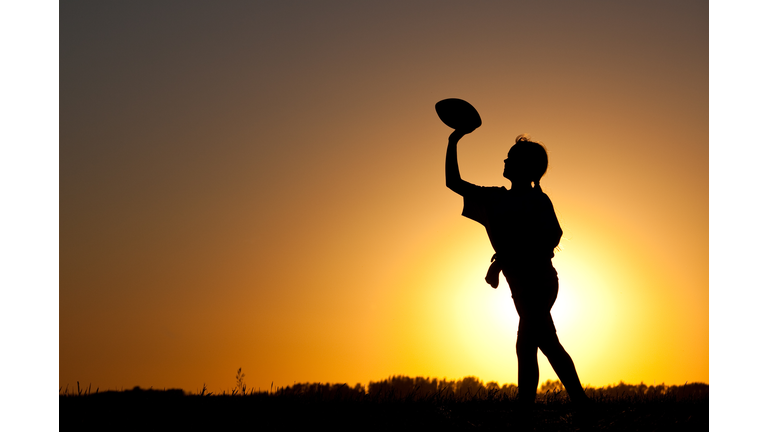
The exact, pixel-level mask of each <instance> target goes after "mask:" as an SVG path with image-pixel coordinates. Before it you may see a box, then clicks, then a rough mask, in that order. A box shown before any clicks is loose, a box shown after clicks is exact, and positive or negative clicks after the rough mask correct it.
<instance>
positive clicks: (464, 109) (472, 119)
mask: <svg viewBox="0 0 768 432" xmlns="http://www.w3.org/2000/svg"><path fill="white" fill-rule="evenodd" d="M435 111H437V116H438V117H440V120H442V122H443V123H445V124H446V125H447V126H448V127H450V128H452V129H456V130H458V131H461V132H464V133H470V132H472V131H473V130H475V129H477V128H479V127H480V125H481V124H483V121H482V120H481V119H480V114H479V113H478V112H477V110H476V109H475V107H473V106H472V104H470V103H469V102H467V101H465V100H463V99H443V100H441V101H440V102H438V103H436V104H435Z"/></svg>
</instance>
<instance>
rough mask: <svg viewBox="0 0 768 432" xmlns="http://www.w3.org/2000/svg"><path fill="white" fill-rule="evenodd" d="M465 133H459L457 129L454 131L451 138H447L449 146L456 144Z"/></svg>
mask: <svg viewBox="0 0 768 432" xmlns="http://www.w3.org/2000/svg"><path fill="white" fill-rule="evenodd" d="M466 134H467V133H466V132H463V131H460V130H458V129H456V130H454V131H453V133H452V134H451V136H449V137H448V142H449V143H451V144H456V143H458V142H459V140H460V139H461V138H462V137H463V136H464V135H466Z"/></svg>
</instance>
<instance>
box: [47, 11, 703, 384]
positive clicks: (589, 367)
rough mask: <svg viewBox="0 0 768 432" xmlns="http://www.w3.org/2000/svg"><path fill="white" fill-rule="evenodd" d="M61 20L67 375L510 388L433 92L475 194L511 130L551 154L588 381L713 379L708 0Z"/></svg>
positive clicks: (497, 314) (494, 308) (503, 321)
mask: <svg viewBox="0 0 768 432" xmlns="http://www.w3.org/2000/svg"><path fill="white" fill-rule="evenodd" d="M60 13H61V17H60V26H61V28H60V286H59V296H60V298H59V381H60V385H62V386H63V385H67V384H69V385H70V386H73V385H74V383H75V382H76V381H80V382H81V384H82V383H92V384H93V386H94V387H96V386H99V387H101V388H102V389H105V388H118V389H119V388H121V387H122V388H129V387H133V386H135V385H139V386H142V387H150V386H153V387H154V388H163V387H166V388H170V387H180V388H184V389H185V390H190V391H193V390H195V389H199V388H201V387H202V385H203V383H205V384H206V385H207V387H208V388H209V389H212V390H214V391H217V390H219V389H227V388H231V387H232V386H233V385H234V381H235V379H234V376H235V372H236V370H237V369H238V368H239V367H242V368H243V371H244V372H245V373H246V382H247V383H248V384H249V386H254V387H261V388H262V389H264V388H267V387H269V386H270V384H271V383H273V382H274V385H280V386H282V385H290V384H293V383H294V382H306V381H310V382H347V383H350V384H353V383H357V382H360V383H364V384H365V383H368V382H369V381H371V380H380V379H383V378H386V377H387V376H389V375H395V374H406V375H411V376H416V375H421V376H431V377H439V378H442V377H447V378H449V379H457V378H461V377H464V376H467V375H474V376H478V377H479V378H480V379H482V380H484V381H486V382H487V381H497V382H500V383H512V382H516V381H517V362H516V358H515V353H514V340H515V332H516V326H517V315H516V313H515V311H514V307H513V305H512V301H511V298H510V296H509V290H508V288H507V286H506V283H502V285H501V286H500V287H499V289H498V290H493V289H491V288H490V287H489V286H488V285H486V284H485V282H484V280H483V276H484V275H485V270H486V268H487V263H488V261H489V259H490V256H491V255H492V250H491V247H490V244H489V242H488V240H487V237H486V235H485V232H484V230H483V228H482V227H481V226H480V225H478V224H476V223H475V222H472V221H470V220H469V219H466V218H463V217H461V216H460V213H461V206H462V202H461V198H460V197H459V196H457V195H455V194H453V193H452V192H451V191H449V190H448V189H447V188H446V187H445V185H444V175H443V163H444V156H445V145H446V143H447V137H448V135H449V133H450V129H448V128H447V127H446V126H445V125H443V124H442V123H441V122H440V121H439V119H438V118H437V115H436V114H435V112H434V104H435V102H437V101H438V100H440V99H444V98H448V97H458V98H463V99H466V100H468V101H470V102H471V103H472V104H473V105H474V106H475V107H476V108H477V109H478V111H479V112H480V115H481V116H482V118H483V126H482V127H481V128H479V129H478V130H476V131H475V132H473V133H472V134H471V135H468V136H467V137H466V138H464V139H463V140H462V142H461V144H460V148H459V164H460V167H461V172H462V175H463V177H464V178H465V179H466V180H468V181H471V182H473V183H476V184H482V185H500V186H508V182H506V181H505V180H504V179H503V178H502V176H501V173H502V168H503V160H504V158H505V156H506V152H507V151H508V149H509V147H510V145H511V144H512V142H513V140H514V137H515V136H517V135H518V134H521V133H529V134H531V136H532V137H533V138H534V139H536V140H539V141H541V142H543V143H544V144H545V145H546V147H547V149H548V151H549V157H550V168H549V171H548V173H547V174H546V176H545V177H544V178H543V179H542V187H543V189H544V191H545V192H546V193H547V194H548V195H549V196H550V198H551V199H552V201H553V203H554V205H555V209H556V211H557V214H558V217H559V219H560V223H561V225H562V226H563V230H564V232H565V234H564V236H563V240H562V242H561V244H560V248H561V251H560V252H558V253H557V254H556V256H555V258H554V261H553V262H554V265H555V267H556V268H557V269H558V272H559V275H560V281H561V288H560V296H559V298H558V301H557V303H556V304H555V307H554V309H553V317H554V320H555V324H556V325H557V328H558V334H559V336H560V339H561V341H562V342H563V345H564V346H565V348H566V349H567V350H568V352H569V353H570V354H571V356H572V357H573V359H574V362H575V364H576V367H577V370H578V371H579V374H580V376H581V379H582V382H583V383H585V384H591V385H594V386H602V385H606V384H611V383H615V382H618V381H619V380H623V381H625V382H631V383H639V382H640V381H644V382H646V383H653V382H656V383H661V382H665V383H667V384H683V383H684V382H686V381H688V382H694V381H700V382H709V354H708V353H709V320H708V308H709V294H708V292H709V291H708V289H709V280H708V254H709V231H708V224H709V217H708V206H709V201H708V196H709V189H708V158H709V152H708V144H709V142H708V140H709V138H708V127H709V124H708V109H709V104H708V97H709V94H708V80H709V75H708V61H709V59H708V18H707V16H708V15H707V14H708V8H707V3H706V2H700V1H679V2H653V1H650V2H633V3H626V2H621V3H616V2H609V1H604V2H594V1H591V2H578V3H572V2H565V1H562V2H548V3H546V4H532V3H531V2H477V3H471V4H470V3H466V2H418V3H417V4H412V3H410V2H395V3H393V2H365V3H364V4H361V3H360V2H323V3H322V5H321V4H320V3H318V4H310V3H281V4H280V5H273V4H261V3H259V4H253V3H252V2H242V3H240V2H228V3H226V4H225V5H222V4H214V3H192V4H190V2H162V3H161V4H156V3H142V4H141V5H135V4H129V3H121V4H115V3H108V4H104V3H100V2H78V3H74V4H72V3H63V4H61V10H60ZM540 359H541V360H540V366H541V381H542V382H543V381H544V380H546V379H555V375H554V372H552V370H551V368H550V367H549V365H548V364H547V363H546V361H545V360H544V359H543V356H540Z"/></svg>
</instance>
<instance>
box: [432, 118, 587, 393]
mask: <svg viewBox="0 0 768 432" xmlns="http://www.w3.org/2000/svg"><path fill="white" fill-rule="evenodd" d="M462 136H464V133H463V132H460V131H455V132H454V133H452V134H451V136H450V137H449V138H448V152H447V154H446V157H445V184H446V186H448V188H450V189H451V190H452V191H454V192H456V193H457V194H459V195H461V196H463V197H464V210H463V211H462V215H463V216H466V217H468V218H470V219H472V220H474V221H477V222H479V223H481V224H482V225H483V226H484V227H485V229H486V231H487V232H488V238H489V239H490V240H491V245H492V246H493V249H494V251H495V252H496V253H495V254H494V256H493V258H492V264H491V267H490V268H489V269H488V274H487V275H486V281H487V282H488V283H489V284H491V286H493V287H494V288H496V287H497V286H498V283H499V272H503V273H504V277H505V278H506V279H507V282H508V283H509V287H510V289H511V290H512V299H513V301H514V303H515V309H517V313H518V315H520V325H519V327H518V330H517V345H516V350H517V362H518V374H517V379H518V391H519V393H518V398H519V399H520V400H521V401H524V402H530V403H533V402H534V401H535V400H536V389H537V387H538V386H539V365H538V362H537V358H536V357H537V352H538V349H539V348H540V349H541V352H543V353H544V355H545V356H547V359H548V360H549V363H550V364H551V365H552V368H553V369H554V370H555V372H556V373H557V376H558V377H559V378H560V381H561V382H562V383H563V385H564V386H565V389H566V390H567V391H568V395H569V396H570V398H571V400H572V401H575V402H584V401H587V396H586V394H585V393H584V389H583V388H582V387H581V382H580V381H579V376H578V375H577V373H576V367H575V366H574V364H573V360H571V356H569V355H568V353H567V352H566V351H565V349H564V348H563V346H562V345H561V344H560V341H559V340H558V338H557V333H556V332H555V324H554V322H553V321H552V315H551V314H550V309H552V305H554V303H555V299H556V298H557V290H558V279H557V271H555V268H554V267H553V266H552V257H553V256H554V249H555V247H557V245H558V243H560V237H561V236H562V235H563V231H562V229H560V224H559V223H558V221H557V216H555V210H554V208H553V207H552V202H551V201H550V200H549V197H548V196H547V195H546V194H545V193H544V192H543V191H542V190H541V186H540V185H539V181H540V180H541V177H542V176H543V175H544V173H545V172H546V171H547V164H548V160H547V151H546V150H545V149H544V147H542V146H541V144H539V143H536V142H533V141H529V140H528V139H527V138H526V137H524V136H519V137H517V139H516V140H515V145H513V146H512V148H511V149H510V150H509V154H508V155H507V159H506V160H505V161H504V177H505V178H507V179H509V180H510V181H511V182H512V187H511V188H510V189H509V190H507V189H506V188H503V187H482V186H476V185H474V184H472V183H469V182H467V181H464V180H462V178H461V174H460V173H459V163H458V156H457V150H456V148H457V144H458V142H459V140H460V139H461V137H462Z"/></svg>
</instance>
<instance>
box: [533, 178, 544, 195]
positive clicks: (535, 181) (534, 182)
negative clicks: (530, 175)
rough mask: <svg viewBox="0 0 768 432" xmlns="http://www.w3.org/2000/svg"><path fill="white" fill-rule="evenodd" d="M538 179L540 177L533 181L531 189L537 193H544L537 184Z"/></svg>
mask: <svg viewBox="0 0 768 432" xmlns="http://www.w3.org/2000/svg"><path fill="white" fill-rule="evenodd" d="M540 181H541V179H539V180H534V181H533V190H535V191H536V192H538V193H544V191H543V190H541V185H540V184H539V182H540Z"/></svg>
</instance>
